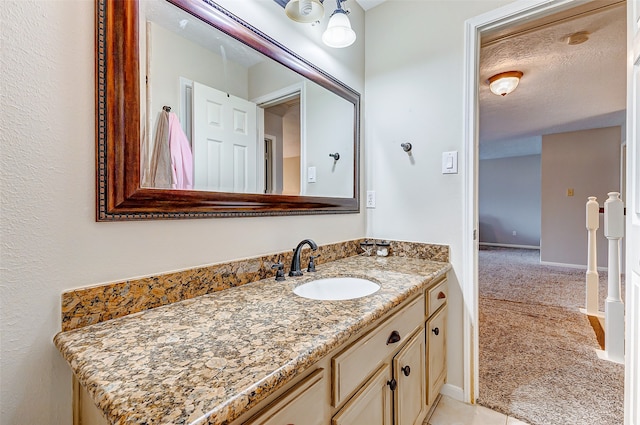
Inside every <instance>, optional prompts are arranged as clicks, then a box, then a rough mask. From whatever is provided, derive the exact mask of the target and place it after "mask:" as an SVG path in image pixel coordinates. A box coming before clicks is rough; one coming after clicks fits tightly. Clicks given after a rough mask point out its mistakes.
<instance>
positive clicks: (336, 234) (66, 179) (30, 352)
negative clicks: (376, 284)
mask: <svg viewBox="0 0 640 425" xmlns="http://www.w3.org/2000/svg"><path fill="white" fill-rule="evenodd" d="M220 3H221V4H223V6H225V7H227V8H229V9H231V10H232V11H233V12H235V13H236V14H239V15H240V16H242V17H243V18H245V19H246V20H250V21H252V22H253V23H254V24H255V25H256V26H257V27H258V28H260V29H261V30H262V31H264V32H266V33H267V34H269V35H271V36H272V37H274V38H275V39H277V40H278V41H280V42H283V43H286V44H287V45H289V46H290V47H291V48H292V49H293V50H294V51H295V52H297V53H298V54H303V55H304V56H305V57H307V58H310V59H311V61H313V62H314V63H316V64H317V65H319V66H320V67H321V68H323V69H325V70H326V71H328V72H329V73H331V74H333V75H335V76H336V77H337V78H339V79H341V80H342V81H344V82H345V83H346V84H348V85H350V86H351V87H353V88H354V89H356V90H358V91H360V92H362V91H363V89H364V56H363V54H364V45H363V41H362V37H360V38H359V39H358V41H357V42H356V44H355V45H354V46H352V47H350V48H348V49H343V50H334V49H328V48H326V49H325V48H323V47H322V44H321V42H320V33H321V31H322V28H321V27H322V26H323V25H319V26H316V27H311V26H303V25H300V24H296V23H294V22H291V21H289V20H288V19H286V18H285V17H284V12H283V10H282V8H280V6H278V5H277V4H276V3H275V2H273V1H271V0H264V1H262V0H256V1H235V0H223V1H220ZM351 3H352V4H351V5H350V7H351V9H352V14H351V22H352V25H353V27H354V29H355V31H356V32H357V33H358V34H362V33H363V30H364V16H363V11H362V10H361V9H360V8H359V7H358V6H357V5H356V4H355V2H351ZM0 13H1V16H2V27H1V30H0V31H1V38H2V39H1V42H2V54H1V55H0V66H1V69H2V74H3V75H2V79H1V80H0V81H1V84H2V87H1V90H0V96H1V100H2V104H3V112H2V114H0V128H2V131H1V132H0V139H1V140H0V149H1V155H0V185H1V187H2V191H1V196H2V198H1V202H0V209H1V210H0V216H1V217H2V218H1V221H0V230H1V241H0V247H1V266H0V273H1V283H0V291H1V292H0V295H1V296H0V298H1V300H0V323H1V324H0V326H1V328H0V329H1V354H0V357H1V363H0V374H1V376H0V381H1V384H0V385H1V390H0V398H1V401H0V423H2V424H3V425H14V424H15V425H23V424H29V425H50V424H60V425H65V424H70V423H71V373H70V369H69V367H68V366H67V364H66V362H65V361H64V360H63V359H62V357H61V355H60V354H59V353H58V351H57V349H56V348H55V347H54V345H53V343H52V338H53V336H54V335H55V334H56V332H58V331H59V330H60V294H61V292H62V291H64V290H66V289H71V288H75V287H81V286H86V285H92V284H98V283H102V282H108V281H114V280H119V279H125V278H131V277H135V276H142V275H148V274H155V273H161V272H166V271H171V270H176V269H182V268H187V267H192V266H197V265H203V264H208V263H214V262H220V261H225V260H230V259H236V258H242V257H248V256H254V255H259V254H264V253H269V252H274V251H284V250H288V249H292V248H293V247H294V246H295V245H296V243H297V242H299V241H300V240H301V239H303V238H306V237H310V238H313V239H315V240H316V242H318V243H321V244H324V243H329V242H336V241H340V240H345V239H352V238H358V237H362V236H363V235H364V234H365V217H364V214H346V215H322V216H317V215H316V216H306V217H305V216H299V217H296V216H293V217H266V218H231V219H199V220H176V221H161V220H160V221H145V222H123V223H96V222H95V165H94V164H95V126H94V117H95V115H94V114H95V103H94V102H95V97H94V89H95V87H94V40H95V37H94V19H95V14H94V1H93V0H66V1H59V0H58V1H53V0H46V1H44V0H38V1H35V0H34V1H27V0H15V1H11V0H5V1H2V2H0Z"/></svg>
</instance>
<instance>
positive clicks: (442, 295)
mask: <svg viewBox="0 0 640 425" xmlns="http://www.w3.org/2000/svg"><path fill="white" fill-rule="evenodd" d="M444 298H447V296H446V295H445V293H444V292H442V291H440V292H438V299H439V300H442V299H444Z"/></svg>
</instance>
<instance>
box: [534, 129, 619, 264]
mask: <svg viewBox="0 0 640 425" xmlns="http://www.w3.org/2000/svg"><path fill="white" fill-rule="evenodd" d="M621 141H622V135H621V127H606V128H598V129H593V130H583V131H572V132H569V133H559V134H550V135H547V136H542V228H541V235H542V236H541V238H542V242H541V249H540V259H541V260H542V261H543V262H548V263H560V264H572V265H580V266H585V267H586V264H587V229H586V218H585V208H586V206H585V205H586V203H587V199H588V197H589V196H595V197H597V198H598V203H599V204H600V206H601V207H604V201H606V200H607V193H608V192H619V191H620V144H621ZM567 189H573V191H574V196H567ZM603 218H604V215H602V214H601V215H600V229H599V230H598V232H597V243H598V266H599V267H606V266H607V244H608V241H607V239H606V238H605V237H604V223H603Z"/></svg>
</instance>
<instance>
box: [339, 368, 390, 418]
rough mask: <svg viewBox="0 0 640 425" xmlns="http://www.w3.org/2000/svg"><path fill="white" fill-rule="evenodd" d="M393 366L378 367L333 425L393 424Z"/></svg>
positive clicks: (345, 406) (341, 411)
mask: <svg viewBox="0 0 640 425" xmlns="http://www.w3.org/2000/svg"><path fill="white" fill-rule="evenodd" d="M390 380H391V367H390V365H389V364H385V365H383V366H381V367H380V369H378V371H377V372H376V373H375V374H374V375H373V377H372V378H371V379H370V380H369V381H368V382H367V384H365V385H364V386H363V387H362V388H361V389H360V390H359V391H358V392H357V393H356V394H355V395H354V396H353V397H352V398H351V400H349V401H348V402H347V403H346V404H345V405H344V407H343V408H342V409H340V411H339V412H338V413H336V415H335V416H334V417H333V420H332V421H331V424H332V425H391V421H392V420H393V417H392V413H391V398H392V394H393V393H392V391H391V389H390V388H389V385H388V382H389V381H390Z"/></svg>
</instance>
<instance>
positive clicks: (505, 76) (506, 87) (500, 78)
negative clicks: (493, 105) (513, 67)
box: [489, 71, 524, 96]
mask: <svg viewBox="0 0 640 425" xmlns="http://www.w3.org/2000/svg"><path fill="white" fill-rule="evenodd" d="M523 75H524V74H523V73H522V72H520V71H507V72H502V73H500V74H496V75H494V76H493V77H491V78H489V89H490V90H491V93H493V94H497V95H498V96H506V95H508V94H509V93H511V92H512V91H514V90H515V89H516V87H518V83H519V82H520V78H522V76H523Z"/></svg>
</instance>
